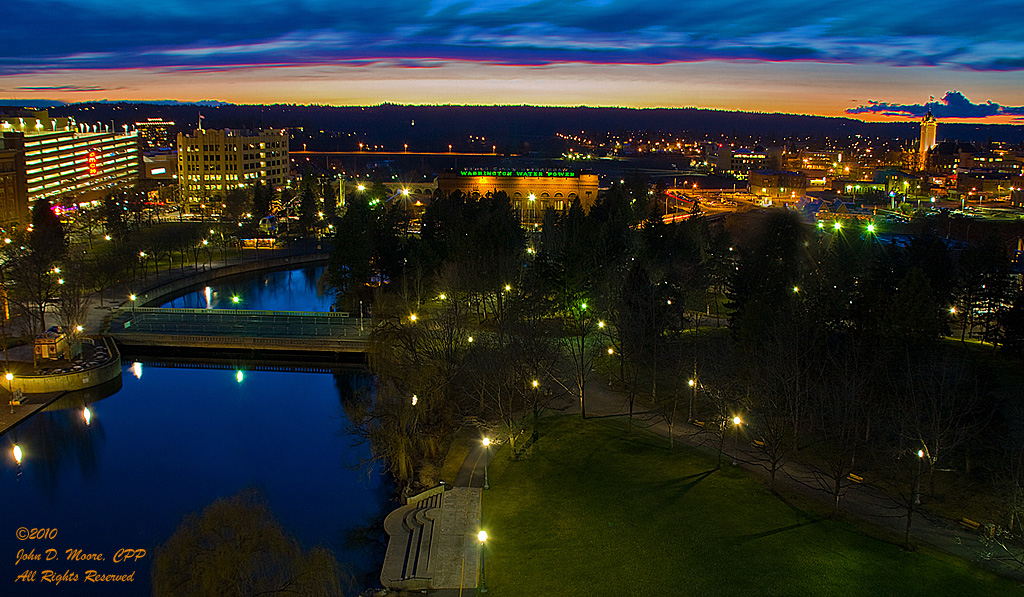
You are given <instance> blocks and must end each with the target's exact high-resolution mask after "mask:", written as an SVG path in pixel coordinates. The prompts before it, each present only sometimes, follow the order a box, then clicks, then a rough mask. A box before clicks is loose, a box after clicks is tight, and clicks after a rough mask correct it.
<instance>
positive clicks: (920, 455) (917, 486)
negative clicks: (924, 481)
mask: <svg viewBox="0 0 1024 597" xmlns="http://www.w3.org/2000/svg"><path fill="white" fill-rule="evenodd" d="M922 461H924V450H918V451H917V476H915V477H914V505H915V506H920V505H921V462H922Z"/></svg>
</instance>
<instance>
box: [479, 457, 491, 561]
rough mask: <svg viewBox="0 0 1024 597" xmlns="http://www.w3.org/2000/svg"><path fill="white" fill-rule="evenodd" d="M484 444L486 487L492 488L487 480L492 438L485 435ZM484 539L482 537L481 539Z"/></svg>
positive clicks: (485, 536) (485, 535)
mask: <svg viewBox="0 0 1024 597" xmlns="http://www.w3.org/2000/svg"><path fill="white" fill-rule="evenodd" d="M483 444H484V489H490V488H491V486H490V484H489V483H488V482H487V460H488V458H487V457H488V456H490V453H491V448H490V446H491V438H489V437H485V438H484V441H483ZM480 532H481V533H483V531H480ZM486 538H487V533H484V539H486ZM482 540H483V539H481V541H482Z"/></svg>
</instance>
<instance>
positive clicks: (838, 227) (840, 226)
mask: <svg viewBox="0 0 1024 597" xmlns="http://www.w3.org/2000/svg"><path fill="white" fill-rule="evenodd" d="M832 227H833V228H835V229H836V230H839V229H840V228H842V227H843V225H842V223H841V222H839V220H836V222H835V223H834V224H832Z"/></svg>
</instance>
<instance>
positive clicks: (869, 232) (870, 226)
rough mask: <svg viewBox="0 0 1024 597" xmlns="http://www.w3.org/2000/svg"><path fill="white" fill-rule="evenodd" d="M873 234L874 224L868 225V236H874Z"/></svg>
mask: <svg viewBox="0 0 1024 597" xmlns="http://www.w3.org/2000/svg"><path fill="white" fill-rule="evenodd" d="M874 232H875V225H874V224H868V234H874Z"/></svg>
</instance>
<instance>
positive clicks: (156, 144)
mask: <svg viewBox="0 0 1024 597" xmlns="http://www.w3.org/2000/svg"><path fill="white" fill-rule="evenodd" d="M173 127H174V123H173V122H171V121H169V120H164V119H163V118H147V119H146V120H145V121H143V122H136V123H135V128H136V129H138V131H139V137H140V138H141V140H142V145H143V149H144V150H147V151H148V150H152V149H165V148H170V147H171V145H172V144H173V141H172V140H171V129H172V128H173Z"/></svg>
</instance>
